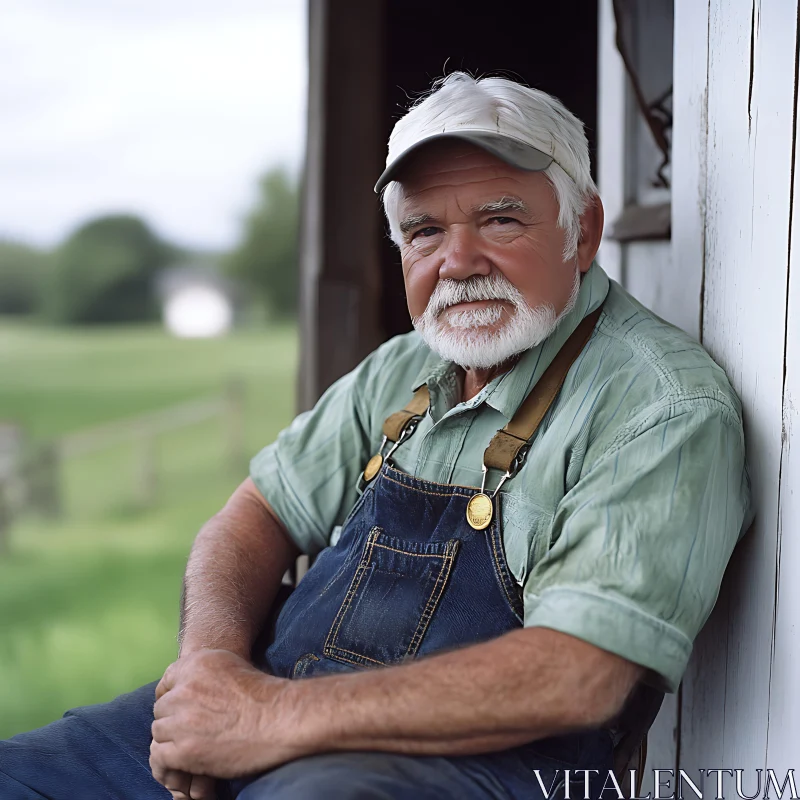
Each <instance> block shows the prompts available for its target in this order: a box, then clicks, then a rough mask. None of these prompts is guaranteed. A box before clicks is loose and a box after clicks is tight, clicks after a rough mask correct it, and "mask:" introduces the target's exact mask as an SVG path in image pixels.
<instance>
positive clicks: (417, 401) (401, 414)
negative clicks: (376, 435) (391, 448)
mask: <svg viewBox="0 0 800 800" xmlns="http://www.w3.org/2000/svg"><path fill="white" fill-rule="evenodd" d="M430 402H431V398H430V394H428V387H427V386H426V385H425V384H422V386H420V387H419V389H417V391H416V392H414V396H413V397H412V398H411V400H409V402H408V405H407V406H406V407H405V408H404V409H402V410H401V411H395V412H394V414H390V415H389V416H388V417H387V418H386V420H385V421H384V423H383V435H384V436H385V437H386V438H387V439H388V440H389V441H390V442H397V440H398V439H399V438H400V436H401V435H402V433H403V431H404V430H405V427H406V425H408V423H409V422H410V421H411V420H412V419H414V418H415V417H419V416H421V415H422V414H424V413H425V412H426V411H427V410H428V406H429V405H430Z"/></svg>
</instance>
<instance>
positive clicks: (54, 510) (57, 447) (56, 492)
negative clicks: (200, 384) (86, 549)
mask: <svg viewBox="0 0 800 800" xmlns="http://www.w3.org/2000/svg"><path fill="white" fill-rule="evenodd" d="M214 418H220V419H222V420H223V423H224V436H225V442H226V450H227V457H228V459H229V462H230V465H231V467H232V468H234V469H240V468H241V467H242V465H243V464H244V462H245V458H246V456H245V443H244V382H243V381H242V380H240V379H235V380H231V381H230V382H229V383H228V384H227V386H226V388H225V390H224V392H222V393H221V394H219V395H214V396H210V397H202V398H198V399H195V400H191V401H189V402H186V403H181V404H179V405H175V406H171V407H169V408H165V409H159V410H158V411H153V412H149V413H146V414H140V415H138V416H135V417H130V418H126V419H122V420H116V421H114V422H109V423H104V424H102V425H96V426H93V427H91V428H86V429H84V430H81V431H76V432H75V433H69V434H66V435H64V436H62V437H60V438H58V439H56V440H54V441H51V442H46V443H43V444H39V445H36V446H33V447H27V448H25V447H23V448H22V449H21V451H20V453H19V454H18V457H17V459H16V462H15V465H14V468H13V469H6V470H4V471H1V472H0V554H2V553H3V552H5V551H6V550H7V549H8V534H9V530H10V528H11V524H12V522H13V520H14V519H15V518H17V517H19V516H20V515H21V514H23V513H25V512H27V511H29V510H35V511H36V512H38V513H41V514H43V515H44V516H47V517H50V518H58V517H60V516H61V514H62V510H63V498H62V496H61V495H62V492H61V486H62V479H61V472H62V464H63V463H64V462H65V461H69V460H71V459H74V458H79V457H81V456H86V455H91V454H93V453H97V452H100V451H103V450H106V449H108V448H110V447H115V446H118V445H121V444H131V445H133V446H134V448H135V453H136V455H135V458H136V462H137V464H136V483H135V492H136V498H137V501H138V504H139V506H140V507H142V508H148V507H151V506H152V505H153V504H154V503H155V501H156V499H157V497H158V486H159V469H158V456H157V446H156V445H157V440H158V437H159V436H161V435H163V434H167V433H172V432H174V431H177V430H180V429H182V428H186V427H189V426H192V425H198V424H200V423H202V422H206V421H208V420H211V419H214Z"/></svg>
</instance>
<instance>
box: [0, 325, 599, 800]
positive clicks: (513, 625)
mask: <svg viewBox="0 0 800 800" xmlns="http://www.w3.org/2000/svg"><path fill="white" fill-rule="evenodd" d="M598 315H599V310H598V312H596V313H595V314H593V315H591V318H588V317H587V319H586V320H584V322H583V323H582V324H581V326H579V329H578V330H576V331H575V334H573V336H571V337H570V340H569V341H568V342H567V344H566V345H565V346H564V348H563V349H562V351H561V352H560V353H559V354H558V356H557V357H556V359H555V360H554V362H553V364H552V365H551V368H548V370H547V371H546V373H545V375H543V376H542V378H541V379H540V381H539V382H538V383H537V386H536V388H535V390H534V392H532V393H531V395H530V396H529V397H528V398H527V399H526V401H525V403H524V404H523V406H521V408H520V412H518V414H517V415H515V417H514V419H513V420H512V421H511V422H510V423H509V425H508V426H506V428H505V429H504V430H503V431H500V432H498V434H497V436H496V437H495V439H493V444H492V446H490V448H488V449H487V451H486V455H485V456H484V476H485V473H486V470H487V467H488V466H493V467H500V468H502V469H505V475H504V478H503V480H505V479H507V478H510V477H513V474H514V473H515V472H516V470H517V469H519V467H520V466H521V463H522V461H523V460H524V455H525V451H526V448H527V444H528V441H529V439H530V437H531V435H532V432H533V430H535V428H536V426H538V424H539V422H540V421H541V419H542V417H543V416H544V413H545V412H546V410H547V408H549V406H550V404H551V403H552V400H553V398H554V397H555V395H556V394H557V392H558V389H559V388H560V386H561V383H562V382H563V379H564V376H565V375H566V372H567V370H568V369H569V365H570V364H571V363H572V361H573V360H574V358H575V357H576V356H577V354H578V353H579V352H580V349H581V348H582V346H583V344H584V342H585V340H586V339H588V336H589V334H590V333H591V330H592V329H593V328H594V323H595V322H596V319H597V316H598ZM570 343H571V345H572V352H571V353H570V352H569V351H570V347H569V345H570ZM425 409H427V390H425V391H424V392H423V393H420V392H418V393H417V396H415V399H414V400H413V401H412V403H410V404H409V406H407V407H406V409H405V410H404V411H402V412H397V413H396V414H394V415H392V417H390V418H389V419H388V420H387V422H386V425H385V426H384V432H385V433H386V434H387V437H386V438H385V439H384V444H386V440H387V439H388V440H389V441H391V442H393V443H394V447H395V448H396V447H398V446H400V445H402V443H403V441H405V440H406V439H407V438H408V436H410V435H411V434H412V433H413V430H414V427H415V424H416V421H418V420H419V417H420V413H421V412H423V411H424V410H425ZM526 409H527V411H526ZM518 417H519V419H518ZM523 418H524V419H523ZM520 420H522V423H524V424H520ZM500 434H504V436H505V438H504V437H503V436H500ZM495 440H497V441H498V442H499V446H494V445H495V444H497V442H496V441H495ZM382 449H383V447H382V448H381V452H382ZM391 452H393V450H392V451H390V452H389V453H388V454H387V456H386V457H385V458H384V457H382V456H375V457H373V459H372V460H371V461H370V464H369V465H368V467H367V469H366V470H365V475H364V479H363V480H364V488H363V491H362V493H361V495H360V497H359V499H358V501H357V502H356V504H355V506H354V507H353V509H352V511H351V512H350V514H349V516H348V518H347V520H345V522H344V524H343V526H342V529H341V535H340V537H339V539H338V540H337V541H336V543H335V544H333V545H332V546H330V547H328V548H327V549H325V550H324V551H323V552H322V553H321V554H320V555H319V556H318V558H317V560H316V562H315V563H314V565H313V567H312V568H311V569H310V570H309V572H308V573H307V574H306V575H305V576H304V577H303V580H302V581H300V583H299V584H298V586H297V588H296V589H294V591H293V592H292V593H291V594H290V596H289V597H288V599H287V601H286V602H285V604H284V606H283V608H282V609H281V611H280V613H279V614H278V616H277V619H276V620H275V623H274V632H273V636H272V640H271V643H270V644H269V646H268V647H267V648H266V652H264V654H263V659H262V660H261V661H260V662H259V661H257V665H258V666H259V667H260V668H262V669H264V670H265V671H268V672H270V673H272V674H274V675H276V676H279V677H284V678H290V679H295V680H298V679H305V678H310V677H314V676H319V675H326V674H331V673H337V672H349V671H353V670H360V669H372V668H381V667H384V666H389V665H393V664H399V663H401V662H404V661H406V660H408V659H414V658H418V657H421V656H425V655H430V654H432V653H436V652H441V651H444V650H448V649H453V648H457V647H463V646H467V645H470V644H474V643H478V642H484V641H487V640H490V639H494V638H496V637H498V636H501V635H502V634H504V633H506V632H508V631H511V630H515V629H519V628H521V627H522V623H523V607H522V592H521V589H520V586H519V584H518V583H517V582H516V580H515V579H514V576H513V575H512V573H511V571H510V570H509V567H508V564H507V562H506V558H505V554H504V550H503V540H502V495H501V494H500V493H498V492H497V490H495V493H494V495H493V496H492V497H491V498H490V497H489V496H488V495H487V494H485V493H484V492H483V489H481V492H476V489H474V488H471V487H466V486H453V485H444V484H436V483H430V482H427V481H423V480H419V479H417V478H414V477H412V476H410V475H408V474H406V473H404V472H402V471H400V470H398V469H397V468H396V467H395V466H394V465H393V464H392V462H391ZM376 459H377V460H376ZM512 464H513V466H512ZM501 483H502V481H501ZM498 489H499V486H498ZM476 495H477V496H476ZM476 500H477V501H478V502H477V503H476ZM155 686H156V684H155V683H152V684H148V685H147V686H144V687H142V688H141V689H138V690H136V691H134V692H131V693H130V694H127V695H123V696H121V697H118V698H116V699H115V700H113V701H112V702H110V703H106V704H102V705H98V706H88V707H85V708H79V709H74V710H73V711H70V712H67V714H66V715H65V716H64V718H62V719H61V720H58V721H56V722H55V723H52V724H51V725H48V726H46V727H44V728H41V729H39V730H36V731H31V732H29V733H25V734H20V735H19V736H16V737H13V738H12V739H10V740H8V741H6V742H0V798H2V799H3V800H32V799H35V800H40V799H41V798H51V799H52V800H61V799H62V798H63V799H64V800H67V798H69V800H72V799H73V798H87V800H94V798H98V799H99V798H112V797H113V798H126V799H127V798H131V799H132V798H136V800H150V799H151V798H152V800H157V799H159V800H160V799H162V798H163V800H169V798H170V795H169V793H168V792H167V791H166V790H165V789H164V788H163V787H162V786H160V785H159V784H157V783H156V781H155V780H154V779H153V778H152V775H151V774H150V770H149V766H148V758H149V745H150V724H151V723H152V706H153V695H154V690H155ZM611 768H612V736H611V733H610V732H609V731H608V730H604V729H599V730H593V731H584V732H580V733H574V734H570V735H565V736H558V737H551V738H548V739H542V740H538V741H536V742H532V743H530V744H527V745H523V746H520V747H515V748H510V749H507V750H503V751H500V752H494V753H487V754H483V755H471V756H451V757H433V756H430V757H429V756H407V755H399V754H391V753H382V752H363V753H359V752H353V753H335V754H322V755H318V756H311V757H307V758H301V759H298V760H296V761H294V762H291V763H289V764H286V765H283V766H281V767H278V768H276V769H273V770H271V771H270V772H268V773H265V774H264V775H263V776H258V777H255V778H253V779H244V780H236V781H220V782H219V796H220V798H233V797H238V798H239V799H240V800H262V798H263V800H266V799H267V798H272V800H304V799H307V800H312V799H313V800H319V798H326V800H355V798H384V799H385V800H411V799H412V798H430V800H434V798H436V799H437V800H441V799H442V798H453V800H456V799H457V800H478V798H484V799H485V798H520V800H521V799H522V798H525V800H532V799H533V798H544V797H548V796H549V797H552V798H557V797H563V796H564V794H565V792H564V785H563V776H564V772H563V771H564V770H567V769H568V770H573V771H574V770H597V771H598V772H595V773H585V774H584V773H579V774H578V775H574V774H573V776H572V777H574V778H575V784H574V785H572V786H570V797H572V798H581V797H583V796H584V792H585V783H584V781H585V780H586V779H587V777H588V780H589V783H588V789H589V793H588V796H589V797H591V798H597V797H599V796H600V790H601V788H602V786H603V784H604V781H605V778H606V776H607V774H608V770H609V769H611ZM540 781H541V783H540Z"/></svg>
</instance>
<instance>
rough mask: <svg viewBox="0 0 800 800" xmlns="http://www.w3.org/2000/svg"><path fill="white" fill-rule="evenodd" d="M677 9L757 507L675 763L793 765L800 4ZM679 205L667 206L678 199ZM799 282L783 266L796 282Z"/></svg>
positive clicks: (733, 0)
mask: <svg viewBox="0 0 800 800" xmlns="http://www.w3.org/2000/svg"><path fill="white" fill-rule="evenodd" d="M678 6H679V7H681V8H682V10H683V12H685V17H684V19H683V20H679V25H681V26H682V27H683V28H684V30H679V31H678V39H677V40H676V54H677V52H678V48H684V49H685V48H686V47H687V46H688V45H689V44H690V43H691V44H692V45H694V46H696V41H697V37H696V30H697V28H698V27H699V28H703V27H705V29H706V30H707V31H708V45H707V48H708V56H707V61H706V65H707V69H706V74H705V76H704V75H703V71H702V69H700V70H698V72H697V74H695V75H693V76H685V77H687V82H688V83H689V86H690V87H691V90H692V91H694V93H695V96H698V97H700V98H702V90H703V89H704V90H705V105H706V108H705V115H704V116H705V124H704V125H703V124H701V125H697V124H692V125H691V126H689V125H686V126H685V127H683V128H680V129H679V128H677V127H676V130H675V136H676V138H681V139H682V140H683V141H684V142H685V141H686V139H687V138H688V139H689V140H691V141H693V142H694V145H693V146H692V147H685V150H684V153H683V159H684V160H683V161H682V162H681V163H680V164H679V163H676V164H675V171H678V170H680V169H681V168H684V169H686V170H687V172H688V173H689V174H692V175H695V176H697V177H698V178H699V185H697V186H691V187H690V186H686V187H685V190H686V192H687V197H686V198H685V199H687V200H688V195H689V194H691V195H692V196H693V197H697V196H698V195H699V196H700V197H701V198H704V201H703V202H702V203H701V206H702V208H703V209H704V237H703V238H704V245H703V247H702V249H700V248H696V249H697V254H698V257H699V258H700V259H702V262H703V266H704V269H703V283H704V287H705V290H704V293H703V297H702V309H703V315H702V329H701V330H702V340H703V344H704V345H705V346H706V347H707V348H708V350H709V351H710V352H711V353H712V355H713V356H714V357H715V358H716V360H717V361H718V362H719V363H720V364H722V365H723V366H724V367H725V369H726V371H727V372H728V375H729V376H730V378H731V380H732V381H733V383H734V385H735V387H736V389H737V391H738V392H739V395H740V397H741V398H742V402H743V405H744V414H745V425H746V434H747V446H748V454H749V463H750V470H751V475H752V479H753V489H754V496H755V499H756V504H757V510H758V516H757V518H756V522H755V525H754V526H753V528H752V529H751V530H750V532H749V533H748V535H747V536H746V537H745V538H744V540H743V541H742V542H741V543H740V545H739V547H737V550H736V552H735V553H734V556H733V558H732V561H731V564H730V567H729V571H728V574H727V576H726V580H725V583H724V586H723V591H722V593H721V595H720V599H719V602H718V604H717V607H716V608H715V611H714V613H713V615H712V618H711V619H710V621H709V623H708V624H707V625H706V627H705V629H704V630H703V632H702V634H701V636H700V638H699V640H698V642H697V644H696V647H695V654H694V657H693V659H692V663H691V666H690V669H689V672H688V674H687V676H686V678H685V679H684V686H683V696H682V708H681V731H680V762H681V766H683V767H685V768H697V767H703V766H704V767H708V766H709V765H711V764H724V765H725V766H726V767H728V766H730V767H739V768H743V769H746V770H755V769H757V768H762V769H763V768H773V769H776V770H781V771H783V770H785V769H787V768H789V767H790V766H792V767H797V766H798V764H797V754H798V738H800V720H798V718H797V715H796V713H795V714H792V713H791V712H792V711H795V712H796V711H797V705H798V700H799V699H800V694H798V686H797V682H796V681H793V680H792V665H791V663H790V658H791V656H792V655H793V654H794V653H795V652H796V651H797V648H798V638H797V637H798V633H797V630H796V629H797V627H798V624H799V623H800V606H799V605H798V603H797V600H798V597H797V594H796V590H795V596H794V597H792V589H793V587H792V585H791V581H790V580H788V579H790V577H791V573H792V571H793V570H795V569H797V568H798V567H800V560H798V553H797V551H796V548H792V547H791V544H792V542H791V539H792V537H791V536H790V535H788V534H791V532H792V522H793V521H794V522H795V523H796V522H798V521H800V517H798V513H797V508H796V504H795V508H794V509H793V508H792V489H791V486H790V485H789V484H788V483H787V481H788V480H789V478H790V476H791V467H792V466H794V467H795V472H796V470H797V457H796V454H795V456H794V464H793V463H792V458H791V439H792V434H791V431H790V428H789V426H788V425H785V424H784V423H785V422H788V423H790V422H791V417H792V412H791V408H792V404H791V402H792V394H791V389H792V388H794V390H795V396H796V391H797V385H798V383H797V382H798V367H799V366H800V364H798V362H797V351H796V339H795V341H794V342H792V341H791V340H790V339H789V337H788V336H787V332H788V331H787V323H788V322H789V320H790V319H791V321H792V323H793V324H794V326H795V328H796V326H797V320H796V317H797V312H798V311H800V305H798V299H800V298H798V292H797V287H796V285H795V286H794V287H793V288H794V293H793V294H792V295H790V294H789V293H788V291H787V290H788V288H789V276H790V268H791V262H792V255H793V254H792V253H791V241H792V240H791V232H792V231H791V229H792V213H791V212H792V197H793V190H794V182H793V177H792V174H793V170H794V163H795V153H794V150H795V128H796V120H795V107H796V106H795V91H796V87H795V80H796V67H797V65H796V52H797V2H796V0H760V2H753V0H710V2H698V0H679V2H678ZM690 20H691V24H690ZM690 27H691V30H689V28H690ZM677 61H678V59H676V62H677ZM698 89H699V90H701V91H700V92H698ZM676 90H677V91H682V90H683V87H682V86H676ZM702 116H703V115H702V114H701V115H700V117H701V121H702ZM692 151H694V152H695V155H694V157H693V156H692ZM703 160H704V161H705V163H703ZM683 200H684V198H682V197H677V196H676V197H675V203H676V204H681V203H682V201H683ZM684 222H685V224H686V230H684V229H683V228H682V227H680V226H679V228H678V229H677V230H675V231H674V232H673V236H674V237H675V239H676V241H677V242H681V237H682V236H683V235H684V233H686V234H687V235H688V236H690V237H692V239H693V240H696V239H697V236H696V220H695V221H692V220H689V219H686V220H684ZM795 241H796V242H797V241H800V240H795ZM695 247H696V243H695ZM688 249H689V248H688V245H687V246H686V247H685V250H686V251H687V252H686V253H685V255H686V257H688V256H689V253H688ZM795 257H796V256H795ZM796 278H797V271H796V270H795V284H796ZM790 300H791V301H792V302H793V306H792V311H793V312H794V314H793V315H791V314H790V313H789V301H790ZM796 332H797V331H795V333H796ZM792 357H794V359H795V361H794V363H793V362H792ZM784 386H786V388H787V389H789V392H787V393H786V394H785V392H784ZM784 417H785V419H784ZM794 437H795V439H796V437H797V433H795V434H794ZM795 502H796V501H795ZM793 512H794V519H792V513H793ZM782 531H786V532H787V536H786V537H785V539H784V541H785V542H786V544H787V547H785V548H782V547H781V540H782V538H783V537H782V536H781V533H782ZM792 559H794V560H792ZM781 575H783V576H784V579H783V581H781V580H780V576H781ZM793 601H794V602H793ZM795 670H796V667H795ZM750 774H751V776H752V777H755V773H754V772H751V773H750ZM749 791H750V792H752V791H753V788H750V789H749Z"/></svg>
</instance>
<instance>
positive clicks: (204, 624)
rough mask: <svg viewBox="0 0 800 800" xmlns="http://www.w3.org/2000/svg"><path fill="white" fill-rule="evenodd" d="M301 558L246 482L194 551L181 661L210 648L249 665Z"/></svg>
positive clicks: (203, 531) (187, 577)
mask: <svg viewBox="0 0 800 800" xmlns="http://www.w3.org/2000/svg"><path fill="white" fill-rule="evenodd" d="M297 553H298V551H297V548H296V547H295V546H294V544H292V543H291V541H290V540H289V538H288V537H287V535H286V534H285V532H284V531H283V529H282V527H281V525H280V523H279V522H278V521H277V519H276V518H275V517H274V516H273V515H272V514H271V513H270V511H269V507H268V506H267V505H266V503H265V501H264V500H263V498H261V497H260V495H259V494H258V490H257V489H256V487H255V486H254V485H253V483H252V482H251V481H249V480H247V481H245V482H244V483H243V484H242V485H241V486H240V487H239V488H238V489H237V490H236V491H235V492H234V494H233V495H232V497H231V499H230V500H229V501H228V503H227V504H226V505H225V507H224V508H223V509H222V510H221V511H220V512H219V513H218V514H216V515H215V516H214V517H212V518H211V519H210V520H209V521H208V522H207V523H206V524H205V525H204V526H203V528H202V529H201V530H200V533H198V535H197V538H196V539H195V542H194V545H193V546H192V551H191V554H190V555H189V561H188V564H187V566H186V575H185V576H184V584H183V594H182V598H181V627H180V634H179V643H180V652H181V655H186V654H188V653H191V652H194V651H195V650H198V649H200V648H202V647H211V648H219V649H225V650H231V651H232V652H234V653H237V654H238V655H241V656H242V657H243V658H247V659H249V657H250V648H251V646H252V643H253V640H254V639H255V637H256V636H257V635H258V633H259V631H260V630H261V628H262V626H263V625H264V623H265V621H266V618H267V615H268V613H269V609H270V606H271V605H272V602H273V600H274V599H275V594H276V593H277V591H278V587H279V585H280V582H281V578H282V577H283V574H284V573H285V572H286V569H287V568H288V567H289V565H290V564H291V563H292V561H293V560H294V558H295V557H296V556H297Z"/></svg>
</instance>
